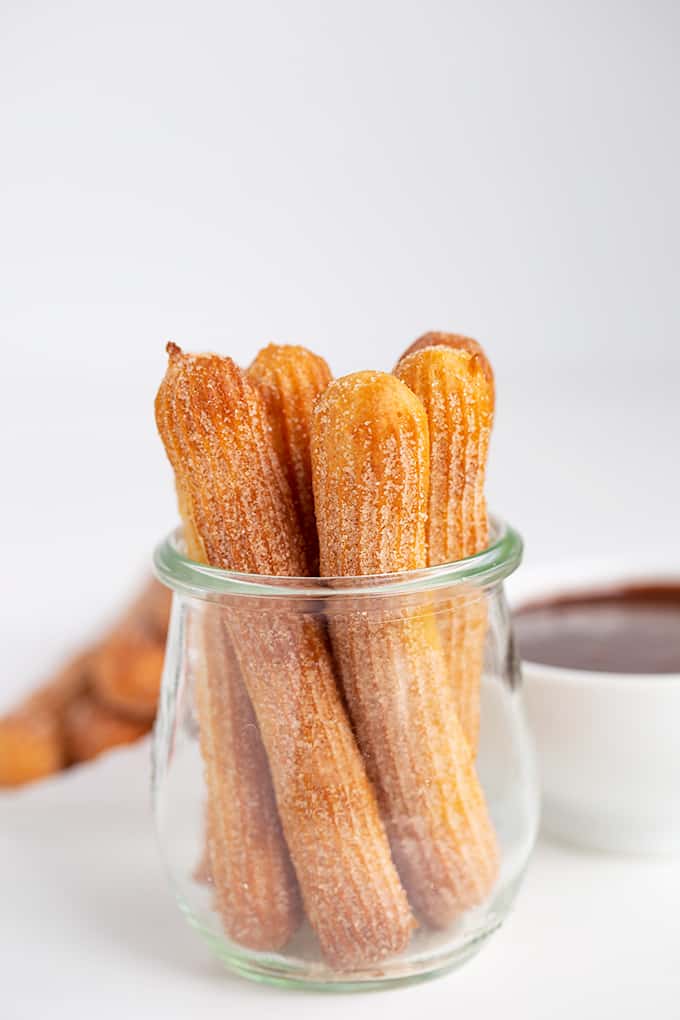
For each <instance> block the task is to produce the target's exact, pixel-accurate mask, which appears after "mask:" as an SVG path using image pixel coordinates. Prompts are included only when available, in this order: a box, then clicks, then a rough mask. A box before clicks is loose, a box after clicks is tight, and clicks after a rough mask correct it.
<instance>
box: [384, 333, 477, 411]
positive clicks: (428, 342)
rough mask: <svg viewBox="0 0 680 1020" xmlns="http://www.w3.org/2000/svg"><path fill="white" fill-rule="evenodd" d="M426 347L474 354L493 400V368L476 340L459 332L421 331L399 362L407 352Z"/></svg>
mask: <svg viewBox="0 0 680 1020" xmlns="http://www.w3.org/2000/svg"><path fill="white" fill-rule="evenodd" d="M426 347H449V348H451V350H454V351H467V352H468V354H476V355H477V357H478V358H479V364H480V367H481V369H482V371H483V372H484V375H485V376H486V379H487V381H488V383H489V385H490V386H491V402H492V403H493V402H494V400H495V382H494V377H493V368H492V366H491V362H490V361H489V359H488V357H487V354H486V351H485V350H484V348H483V347H482V345H481V344H480V343H479V341H478V340H473V339H472V337H471V336H462V335H461V334H460V333H440V332H437V331H436V330H433V331H432V332H430V333H423V335H422V336H419V337H418V339H417V340H414V341H413V343H412V344H411V345H410V347H407V348H406V350H405V351H404V353H403V354H402V356H401V358H400V359H399V363H400V362H402V361H403V360H404V358H408V356H409V354H415V352H416V351H422V350H423V349H424V348H426ZM399 363H398V364H399Z"/></svg>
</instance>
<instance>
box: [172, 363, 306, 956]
mask: <svg viewBox="0 0 680 1020" xmlns="http://www.w3.org/2000/svg"><path fill="white" fill-rule="evenodd" d="M173 356H174V357H176V356H177V355H176V354H175V355H171V358H172V357H173ZM168 374H170V370H169V373H168ZM175 381H177V380H175ZM166 383H168V385H167V386H166ZM164 386H165V391H164V389H163V387H164ZM168 389H171V386H170V384H169V382H168V379H167V377H166V381H165V382H164V384H163V386H161V390H160V391H159V395H158V397H157V400H156V418H157V422H158V428H159V432H160V433H161V437H162V438H163V441H164V443H165V445H166V451H167V452H168V458H169V459H170V462H171V464H172V465H173V467H174V465H175V464H179V463H181V462H182V457H183V449H182V447H181V445H180V435H179V431H178V430H177V429H176V426H175V422H174V418H173V417H172V405H171V401H170V400H169V399H165V397H166V393H167V390H168ZM161 423H162V424H161ZM192 470H193V468H192ZM175 471H176V478H175V481H176V488H177V498H178V504H179V510H180V516H181V518H182V524H183V527H184V541H185V544H186V547H187V552H188V554H189V556H191V558H192V559H194V560H196V561H197V562H203V563H206V562H210V561H209V558H208V553H207V551H206V543H205V542H204V540H203V538H202V535H201V533H200V532H199V530H198V526H197V524H196V512H195V511H196V508H197V501H196V496H195V492H194V490H193V489H192V487H191V486H190V485H189V483H188V480H187V478H186V477H185V474H184V473H183V472H180V471H179V470H177V469H175ZM223 616H224V614H223V613H222V612H221V610H220V607H219V606H218V605H214V604H213V605H205V606H202V607H201V608H200V610H199V609H197V608H192V609H191V610H190V613H189V617H188V627H189V630H190V633H191V635H192V645H193V647H194V648H195V649H196V650H197V652H198V654H197V656H196V660H197V661H196V666H195V669H196V676H195V679H194V682H195V690H196V711H197V715H198V723H199V739H200V745H201V755H202V757H203V764H204V770H205V784H206V792H207V800H206V807H205V832H204V849H203V853H202V856H201V860H200V861H199V862H198V864H197V869H196V872H195V878H196V880H197V881H201V880H206V879H208V878H209V879H210V881H211V882H212V885H213V889H214V897H215V906H216V908H217V910H218V912H219V914H220V917H221V920H222V925H223V927H224V930H225V932H226V933H227V935H228V936H229V937H230V938H232V939H234V940H235V941H237V942H240V943H242V944H243V945H246V946H249V947H250V948H252V949H259V950H270V951H271V950H276V949H280V948H282V946H284V945H285V944H286V943H287V942H288V940H289V939H290V938H291V936H292V935H293V934H294V932H295V931H296V929H297V928H298V926H299V924H300V921H301V919H302V908H301V903H300V892H299V888H298V884H297V880H296V877H295V874H294V872H293V868H292V865H291V862H290V855H289V853H288V847H287V846H286V843H285V841H284V838H283V834H282V832H281V823H280V820H279V817H278V813H277V809H276V803H275V798H274V790H273V786H272V781H271V775H270V772H269V765H268V762H267V756H266V753H265V750H264V747H263V746H262V738H261V736H260V731H259V728H258V726H257V722H256V719H255V715H254V712H253V708H252V705H251V703H250V699H249V697H248V694H247V692H246V689H245V686H244V683H243V678H242V675H241V669H240V667H239V664H238V661H237V659H236V655H235V652H234V648H233V643H232V641H231V638H230V637H229V634H228V631H227V627H226V620H225V619H223Z"/></svg>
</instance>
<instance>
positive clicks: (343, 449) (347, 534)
mask: <svg viewBox="0 0 680 1020" xmlns="http://www.w3.org/2000/svg"><path fill="white" fill-rule="evenodd" d="M429 453H430V440H429V428H428V421H427V415H426V413H425V408H424V406H423V404H422V402H421V401H420V399H419V398H418V397H417V396H416V395H415V394H414V393H413V392H411V390H410V389H409V388H408V387H407V386H406V385H405V384H404V383H403V382H401V381H400V380H399V379H397V378H395V377H394V376H392V375H387V374H385V373H380V372H360V373H357V374H355V375H352V376H347V377H346V378H344V379H340V380H337V381H336V382H333V383H331V384H330V386H329V387H328V389H327V390H326V391H325V393H324V395H323V396H322V397H321V399H320V400H319V403H318V405H317V408H316V412H315V417H314V427H313V431H312V466H313V480H314V498H315V503H316V513H317V522H318V528H319V540H320V554H321V570H322V573H324V574H326V575H328V576H333V575H339V574H352V575H355V574H368V573H383V572H390V571H399V570H408V569H418V568H422V567H424V566H425V565H426V562H427V544H426V525H427V503H428V494H429V476H430V464H429ZM329 623H330V631H331V636H332V642H333V650H334V652H335V656H336V659H337V661H338V664H339V666H340V671H341V676H342V681H343V689H344V693H345V697H346V699H347V704H348V706H349V710H350V714H351V717H352V721H353V723H354V726H355V730H356V733H357V738H358V740H359V746H360V747H361V750H362V753H363V755H364V759H365V761H366V763H367V766H368V770H369V775H370V777H371V778H372V780H373V782H374V784H375V786H376V789H377V791H378V798H379V803H380V808H381V811H382V814H383V817H384V818H385V820H386V824H387V829H388V833H389V836H390V842H391V846H392V852H393V855H394V858H395V860H396V862H397V867H398V869H399V873H400V875H401V878H402V880H403V881H404V884H405V885H406V889H407V892H408V894H409V899H410V901H411V903H412V904H413V906H414V909H415V910H416V913H417V915H418V916H419V917H420V918H421V919H422V920H423V921H425V922H426V923H427V924H429V925H431V926H432V927H437V928H439V927H445V926H447V925H448V924H450V923H451V922H452V921H453V920H454V919H455V917H457V916H458V915H459V914H460V913H461V912H462V911H463V910H465V909H468V908H469V907H472V906H474V905H476V904H478V903H480V902H481V901H482V900H483V899H484V898H485V896H486V895H487V894H488V892H489V890H490V888H491V886H492V885H493V882H494V880H495V876H496V874H497V868H498V850H497V845H496V839H495V834H494V831H493V827H492V825H491V822H490V820H489V817H488V813H487V809H486V805H485V802H484V797H483V793H482V790H481V787H480V785H479V782H478V779H477V776H476V773H475V770H474V764H473V760H472V756H471V752H470V747H469V745H468V743H467V741H466V739H465V736H464V734H463V732H462V729H461V726H460V723H459V721H458V716H457V713H456V704H455V696H454V692H453V688H452V686H451V684H450V681H449V678H448V675H447V671H446V662H445V658H444V655H443V651H442V646H441V642H440V639H439V634H438V630H437V625H436V622H435V620H434V617H433V615H432V613H431V611H430V609H429V606H428V605H425V606H423V605H422V604H421V605H420V606H418V607H417V608H406V607H405V606H404V605H403V604H400V605H398V606H393V607H391V608H386V609H384V610H382V609H380V608H375V607H370V608H369V609H368V610H360V609H359V608H357V609H356V610H353V609H349V610H348V611H347V612H343V611H342V610H340V611H335V612H333V613H332V615H331V617H330V620H329Z"/></svg>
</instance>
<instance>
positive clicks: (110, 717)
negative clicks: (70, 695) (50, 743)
mask: <svg viewBox="0 0 680 1020" xmlns="http://www.w3.org/2000/svg"><path fill="white" fill-rule="evenodd" d="M150 729H151V723H150V722H140V721H138V720H135V719H126V718H125V717H124V716H120V715H116V714H115V713H113V712H111V711H110V710H109V709H108V708H106V706H105V705H101V704H100V703H99V702H98V701H97V700H96V698H93V697H92V695H91V694H89V693H88V692H87V691H85V692H83V693H82V694H79V695H78V696H77V697H76V698H74V700H73V701H71V702H70V703H69V704H68V705H67V707H66V710H65V712H64V719H63V733H64V747H65V749H66V757H67V760H68V761H69V762H82V761H90V759H92V758H96V757H97V756H98V755H100V754H103V752H104V751H110V750H111V749H112V748H113V747H118V746H120V745H122V744H131V743H133V742H134V741H135V740H139V738H140V737H142V736H144V734H145V733H148V732H149V730H150Z"/></svg>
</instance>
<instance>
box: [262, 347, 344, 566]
mask: <svg viewBox="0 0 680 1020" xmlns="http://www.w3.org/2000/svg"><path fill="white" fill-rule="evenodd" d="M248 376H249V377H250V378H251V379H252V380H253V381H254V382H255V383H256V384H257V386H258V388H259V390H260V393H261V394H262V398H263V400H264V403H265V406H266V408H267V417H268V419H269V423H270V425H271V429H272V438H273V441H274V446H275V448H276V452H277V454H278V457H279V461H280V462H281V464H282V466H283V469H284V473H285V475H286V480H287V482H288V485H289V488H290V491H291V495H292V497H293V505H294V507H295V513H296V516H297V520H298V526H299V528H300V530H301V532H302V536H303V539H304V546H305V550H306V554H307V571H306V573H308V574H310V575H314V574H317V573H318V569H319V540H318V537H317V533H316V521H315V519H314V495H313V493H312V462H311V454H310V429H311V421H312V408H313V406H314V403H315V401H316V400H317V398H318V397H319V395H320V394H321V393H323V391H324V390H325V389H326V387H327V386H328V383H329V382H330V381H331V372H330V369H329V367H328V365H327V364H326V362H325V361H324V359H323V358H320V357H319V356H318V355H317V354H312V352H311V351H308V350H307V349H306V347H294V346H291V345H277V344H269V346H268V347H264V348H263V349H262V350H261V351H260V352H259V354H258V355H257V357H256V358H255V360H254V361H253V363H252V365H251V366H250V368H249V369H248Z"/></svg>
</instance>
